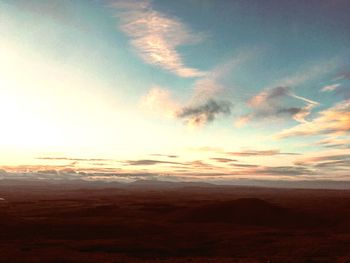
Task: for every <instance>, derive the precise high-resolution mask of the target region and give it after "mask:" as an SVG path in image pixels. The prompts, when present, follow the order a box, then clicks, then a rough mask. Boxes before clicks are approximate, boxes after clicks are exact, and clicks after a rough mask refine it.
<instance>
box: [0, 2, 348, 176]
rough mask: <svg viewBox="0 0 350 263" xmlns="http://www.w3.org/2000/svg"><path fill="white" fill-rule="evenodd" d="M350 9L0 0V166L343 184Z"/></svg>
mask: <svg viewBox="0 0 350 263" xmlns="http://www.w3.org/2000/svg"><path fill="white" fill-rule="evenodd" d="M349 13H350V2H349V1H347V0H310V1H281V0H267V1H260V0H252V1H241V0H232V1H227V0H215V1H214V0H176V1H172V0H153V1H146V0H144V1H142V0H141V1H118V0H115V1H114V0H110V1H108V0H105V1H104V0H81V1H79V0H74V1H69V0H50V1H44V0H0V121H1V129H0V166H1V167H0V168H1V169H2V173H3V174H5V173H6V171H7V172H36V171H51V172H52V171H53V170H55V171H59V172H58V173H57V176H59V175H60V171H62V172H61V174H63V173H64V171H70V173H73V174H74V173H75V172H79V171H84V172H86V174H89V173H94V172H98V173H99V176H101V178H102V177H103V175H102V174H103V173H104V174H106V178H112V177H111V176H110V174H113V175H114V176H115V178H117V179H118V178H119V177H118V175H120V178H121V177H123V176H124V177H123V178H125V176H126V175H128V176H129V177H128V178H158V179H159V178H160V179H162V178H166V179H175V180H193V179H200V180H203V181H206V180H220V181H230V180H235V179H238V178H248V179H250V178H251V179H256V178H259V179H266V180H268V179H273V180H320V179H327V180H350V27H349V25H350V15H349ZM147 176H148V177H147ZM0 178H1V175H0ZM90 178H94V177H93V176H92V175H90Z"/></svg>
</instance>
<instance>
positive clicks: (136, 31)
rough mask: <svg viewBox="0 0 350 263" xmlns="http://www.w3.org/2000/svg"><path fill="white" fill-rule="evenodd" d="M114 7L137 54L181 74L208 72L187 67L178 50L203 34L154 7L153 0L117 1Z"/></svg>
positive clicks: (197, 40)
mask: <svg viewBox="0 0 350 263" xmlns="http://www.w3.org/2000/svg"><path fill="white" fill-rule="evenodd" d="M111 6H112V8H113V9H114V10H115V12H116V16H117V17H118V18H119V19H120V28H121V30H122V31H123V32H124V33H125V34H127V35H128V36H129V37H130V38H131V44H132V46H133V47H134V48H135V50H136V52H137V54H138V55H139V56H140V57H141V58H142V59H143V60H144V61H145V62H146V63H148V64H152V65H156V66H159V67H161V68H163V69H165V70H168V71H171V72H173V73H175V74H176V75H178V76H180V77H185V78H190V77H200V76H203V75H205V72H202V71H200V70H198V69H195V68H191V67H187V66H186V65H185V64H184V62H183V58H182V56H181V55H180V54H179V52H178V51H177V50H176V48H177V47H178V46H181V45H189V44H194V43H197V42H199V41H200V40H201V36H200V35H198V34H195V33H193V32H191V31H190V30H189V29H188V28H187V26H186V25H185V24H183V23H182V22H181V21H180V20H178V19H177V18H174V17H169V16H167V15H166V14H163V13H161V12H159V11H156V10H154V9H153V7H152V5H151V3H150V2H149V1H129V2H125V1H113V2H112V4H111Z"/></svg>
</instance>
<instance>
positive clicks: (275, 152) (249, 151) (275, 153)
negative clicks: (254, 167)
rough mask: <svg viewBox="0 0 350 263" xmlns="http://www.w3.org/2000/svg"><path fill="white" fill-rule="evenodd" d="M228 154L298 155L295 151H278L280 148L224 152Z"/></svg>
mask: <svg viewBox="0 0 350 263" xmlns="http://www.w3.org/2000/svg"><path fill="white" fill-rule="evenodd" d="M225 153H226V154H228V155H233V156H246V157H248V156H272V155H298V154H297V153H284V152H280V150H263V151H259V150H247V151H240V152H225Z"/></svg>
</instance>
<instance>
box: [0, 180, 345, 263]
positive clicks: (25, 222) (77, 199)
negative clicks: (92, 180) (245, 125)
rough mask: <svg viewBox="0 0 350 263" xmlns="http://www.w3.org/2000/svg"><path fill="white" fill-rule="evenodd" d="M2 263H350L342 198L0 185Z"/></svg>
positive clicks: (316, 193) (255, 191)
mask: <svg viewBox="0 0 350 263" xmlns="http://www.w3.org/2000/svg"><path fill="white" fill-rule="evenodd" d="M0 197H1V198H4V199H5V201H3V200H0V262H6V263H10V262H11V263H15V262H60V263H62V262H169V263H170V262H222V263H225V262H293V263H294V262H296V263H297V262H310V263H311V262H350V191H341V190H293V189H288V190H286V189H268V188H251V187H249V188H248V187H219V186H218V187H216V186H215V187H213V186H204V185H203V186H200V187H199V186H195V185H192V186H190V187H186V186H184V185H181V186H175V187H174V186H171V187H166V186H163V185H158V186H154V187H152V186H150V185H149V184H147V185H144V186H143V185H142V184H134V185H131V186H129V187H122V186H116V187H111V186H109V188H106V186H99V187H96V186H94V187H92V186H89V185H84V186H82V185H62V184H58V185H45V184H41V185H39V184H35V183H31V184H26V185H18V183H17V184H16V185H15V184H14V183H11V182H6V183H2V184H0Z"/></svg>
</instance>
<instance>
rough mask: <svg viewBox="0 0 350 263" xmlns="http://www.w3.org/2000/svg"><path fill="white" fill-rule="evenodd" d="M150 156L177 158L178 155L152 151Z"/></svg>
mask: <svg viewBox="0 0 350 263" xmlns="http://www.w3.org/2000/svg"><path fill="white" fill-rule="evenodd" d="M150 155H151V156H159V157H167V158H178V157H179V156H178V155H174V154H161V153H152V154H150Z"/></svg>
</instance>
